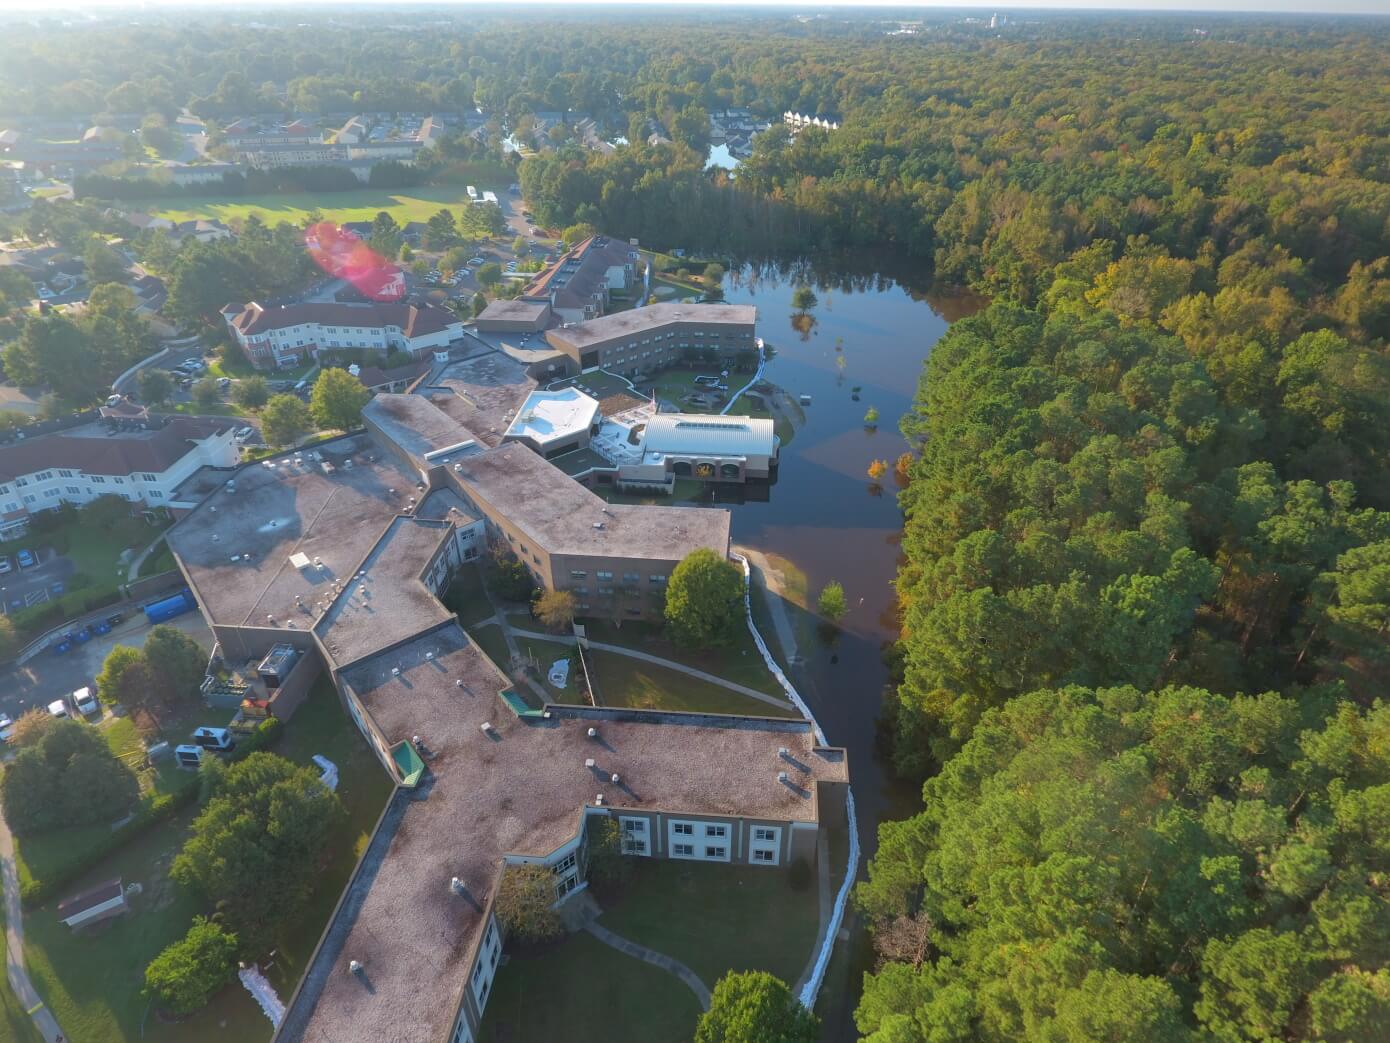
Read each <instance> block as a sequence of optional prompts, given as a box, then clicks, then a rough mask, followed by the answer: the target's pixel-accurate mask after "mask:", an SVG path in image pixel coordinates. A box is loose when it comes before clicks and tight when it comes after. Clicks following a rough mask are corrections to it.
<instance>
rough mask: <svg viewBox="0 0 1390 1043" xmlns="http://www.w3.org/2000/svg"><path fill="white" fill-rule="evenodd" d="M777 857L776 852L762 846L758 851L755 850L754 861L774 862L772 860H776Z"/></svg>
mask: <svg viewBox="0 0 1390 1043" xmlns="http://www.w3.org/2000/svg"><path fill="white" fill-rule="evenodd" d="M776 858H777V855H776V853H775V852H773V851H770V850H768V849H767V848H765V847H760V848H758V849H757V850H756V851H754V852H753V861H754V862H772V861H774V860H776Z"/></svg>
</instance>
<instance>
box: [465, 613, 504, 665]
mask: <svg viewBox="0 0 1390 1043" xmlns="http://www.w3.org/2000/svg"><path fill="white" fill-rule="evenodd" d="M468 636H469V637H471V638H472V639H473V640H474V642H475V643H476V644H477V646H478V647H479V648H481V649H482V650H483V654H484V655H486V656H487V657H488V658H489V659H491V660H492V661H493V663H494V664H496V666H497V669H499V670H501V671H502V672H503V673H504V674H505V673H506V672H507V662H508V660H509V659H510V658H511V654H510V653H509V652H508V651H507V639H506V638H505V637H503V636H502V628H501V627H499V626H497V625H496V624H495V623H490V624H488V625H487V626H482V627H471V628H469V630H468Z"/></svg>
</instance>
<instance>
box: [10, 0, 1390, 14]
mask: <svg viewBox="0 0 1390 1043" xmlns="http://www.w3.org/2000/svg"><path fill="white" fill-rule="evenodd" d="M512 4H513V5H521V4H524V5H527V6H534V7H559V6H561V5H560V4H559V3H557V2H556V0H512ZM576 5H578V6H585V7H603V6H641V7H666V6H674V7H708V8H719V7H730V8H749V7H768V8H772V7H775V8H784V9H788V10H792V11H795V10H803V11H808V12H810V11H820V10H825V9H832V8H840V9H844V8H876V7H877V8H885V9H892V10H894V11H895V12H904V13H906V12H910V11H912V10H914V9H917V10H922V11H929V10H943V9H972V10H981V11H990V12H994V11H998V12H1000V13H1004V14H1011V13H1015V12H1022V11H1029V12H1041V11H1048V10H1051V11H1059V12H1061V11H1076V10H1085V11H1151V12H1166V13H1173V14H1183V13H1189V14H1193V15H1204V14H1322V15H1337V14H1362V15H1386V16H1390V0H1328V2H1326V3H1318V2H1316V0H1069V2H1065V3H1058V2H1056V0H1013V2H1012V3H1008V4H995V3H992V2H990V0H920V2H917V3H896V2H893V0H565V3H564V5H563V6H565V7H573V6H576ZM213 6H216V7H218V8H220V9H222V10H224V11H231V10H238V9H240V10H246V11H254V10H258V9H260V10H265V9H276V8H291V7H301V8H302V7H306V6H315V7H343V8H349V7H390V6H400V7H426V6H429V7H480V6H487V7H489V8H494V7H495V5H493V4H492V3H491V2H490V0H252V2H247V3H233V4H227V3H222V2H220V0H144V2H132V0H82V2H75V3H57V4H54V3H43V2H42V0H0V11H9V12H25V11H33V12H36V13H37V12H43V13H46V14H51V15H64V14H81V13H82V12H84V11H94V10H101V11H104V12H109V11H114V10H120V9H126V10H130V11H140V10H149V9H151V8H168V9H175V8H188V9H205V8H210V7H213Z"/></svg>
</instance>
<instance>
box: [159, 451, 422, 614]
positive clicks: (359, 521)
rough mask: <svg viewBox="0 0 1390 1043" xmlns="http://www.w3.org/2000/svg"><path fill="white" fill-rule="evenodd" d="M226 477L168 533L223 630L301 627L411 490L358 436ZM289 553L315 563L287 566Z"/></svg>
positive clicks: (409, 479)
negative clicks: (272, 618)
mask: <svg viewBox="0 0 1390 1043" xmlns="http://www.w3.org/2000/svg"><path fill="white" fill-rule="evenodd" d="M325 465H327V466H328V467H330V468H331V471H330V470H328V469H326V467H325ZM231 477H232V480H233V483H234V484H233V486H232V487H231V488H229V487H228V484H227V483H226V482H224V483H223V484H222V486H221V487H220V488H219V489H218V490H217V491H216V492H214V493H213V494H212V495H210V496H209V497H208V498H207V499H206V500H204V501H203V502H202V503H201V504H199V505H198V507H196V508H195V509H194V510H192V511H190V512H189V513H188V514H187V515H186V516H185V517H184V518H182V519H181V520H180V521H179V523H178V524H177V525H175V526H174V527H173V528H172V529H170V530H169V535H168V541H169V546H170V548H171V549H172V550H173V551H174V553H175V554H176V555H178V558H179V561H180V563H181V564H182V565H183V567H184V570H185V571H186V572H187V574H188V577H189V579H190V580H191V581H192V583H193V586H194V589H195V590H196V591H197V594H198V597H199V600H200V601H201V602H202V604H203V606H204V607H205V610H206V612H207V614H208V616H209V618H210V620H211V622H213V623H214V624H222V625H229V626H242V625H251V626H282V627H283V626H291V627H293V628H297V629H304V630H308V629H309V627H310V626H311V625H312V623H313V619H314V617H315V616H317V615H318V614H319V611H320V609H318V608H317V606H318V605H322V603H323V602H324V601H325V600H328V599H331V598H332V596H333V585H334V583H336V582H338V581H339V580H344V581H345V580H347V579H348V578H350V577H351V575H352V573H353V572H355V571H356V570H357V566H358V564H359V563H360V562H361V561H362V560H363V559H364V558H365V557H366V556H367V553H368V551H370V550H371V549H372V547H373V545H374V544H375V543H376V542H377V540H378V539H379V538H380V537H381V535H382V533H383V532H384V531H385V530H386V527H387V525H388V524H390V522H391V519H392V518H394V517H396V516H397V515H398V514H400V513H401V512H402V510H404V508H405V507H406V506H407V504H408V502H409V500H410V499H411V498H412V497H415V496H418V495H419V493H418V491H417V490H416V487H415V485H416V479H415V478H414V476H412V475H410V474H408V473H406V471H405V470H404V468H402V467H401V466H400V465H399V464H397V463H395V461H394V459H393V458H392V457H390V456H389V455H388V454H386V453H383V452H382V450H380V449H378V448H377V447H376V446H375V445H374V444H373V443H372V442H371V441H370V440H368V439H367V438H366V437H365V436H361V435H358V436H354V437H349V438H340V439H336V440H334V441H332V442H325V443H323V444H321V445H318V446H315V447H314V448H313V449H312V450H304V451H303V452H300V453H294V454H285V455H282V456H279V457H274V458H272V459H269V460H265V461H262V462H261V463H259V464H248V465H247V466H245V467H243V468H241V469H240V470H238V471H236V472H235V473H234V474H233V475H232V476H231ZM296 553H301V554H304V555H305V556H306V557H308V558H309V560H310V562H311V563H313V562H315V561H317V562H319V563H321V566H322V567H318V566H314V567H312V568H306V569H300V568H296V567H295V566H294V565H293V564H291V563H290V560H289V559H290V555H292V554H296ZM297 601H298V602H299V604H297V603H296V602H297ZM301 605H302V607H301ZM325 607H326V606H325ZM271 616H273V617H274V618H275V622H274V623H271V622H270V620H269V617H271Z"/></svg>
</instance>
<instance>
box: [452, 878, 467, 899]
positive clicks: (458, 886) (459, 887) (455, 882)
mask: <svg viewBox="0 0 1390 1043" xmlns="http://www.w3.org/2000/svg"><path fill="white" fill-rule="evenodd" d="M449 890H450V891H452V892H454V894H456V895H461V894H463V892H464V891H466V890H467V888H466V887H464V886H463V881H462V880H460V879H459V878H458V877H454V878H453V879H452V880H450V881H449Z"/></svg>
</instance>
